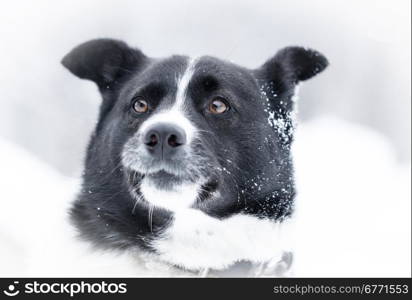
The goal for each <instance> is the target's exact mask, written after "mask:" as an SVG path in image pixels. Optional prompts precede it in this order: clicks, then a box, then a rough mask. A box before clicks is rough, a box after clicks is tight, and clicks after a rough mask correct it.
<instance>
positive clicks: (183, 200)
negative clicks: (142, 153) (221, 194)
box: [140, 178, 201, 211]
mask: <svg viewBox="0 0 412 300" xmlns="http://www.w3.org/2000/svg"><path fill="white" fill-rule="evenodd" d="M200 187H201V184H194V183H185V184H181V185H177V186H175V187H173V189H171V190H169V189H168V190H161V189H158V188H156V186H155V185H153V184H152V183H151V182H150V180H147V179H146V178H145V179H143V180H142V183H141V185H140V192H141V193H142V195H143V198H144V199H145V200H146V201H148V202H149V203H151V204H153V205H155V206H158V207H162V208H166V209H168V210H171V211H179V210H181V209H184V208H188V207H190V206H191V205H192V204H193V202H194V201H195V200H196V198H197V195H198V194H199V189H200Z"/></svg>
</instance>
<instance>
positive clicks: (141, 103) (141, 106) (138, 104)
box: [133, 99, 149, 114]
mask: <svg viewBox="0 0 412 300" xmlns="http://www.w3.org/2000/svg"><path fill="white" fill-rule="evenodd" d="M133 110H134V111H135V112H137V113H139V114H142V113H145V112H147V111H148V110H149V105H148V104H147V102H146V101H145V100H143V99H136V100H134V101H133Z"/></svg>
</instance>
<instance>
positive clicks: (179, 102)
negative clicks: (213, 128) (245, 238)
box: [139, 59, 197, 143]
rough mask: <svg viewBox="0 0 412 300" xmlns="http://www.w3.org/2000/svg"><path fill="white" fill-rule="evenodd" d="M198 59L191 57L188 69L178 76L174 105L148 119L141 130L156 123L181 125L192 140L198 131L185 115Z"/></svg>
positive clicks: (188, 138) (189, 140)
mask: <svg viewBox="0 0 412 300" xmlns="http://www.w3.org/2000/svg"><path fill="white" fill-rule="evenodd" d="M196 62H197V59H189V60H188V64H187V67H186V70H185V71H184V73H183V74H182V76H180V77H178V78H177V80H176V81H177V92H176V99H175V103H174V104H173V106H172V107H170V108H166V109H163V110H161V111H159V112H157V113H155V114H154V115H153V116H152V117H150V118H149V119H147V120H146V121H145V122H144V123H143V124H142V126H141V127H140V129H139V131H140V132H145V131H146V129H148V128H149V127H151V126H152V125H154V124H156V123H169V124H174V125H177V126H179V127H181V128H182V129H183V130H184V131H185V133H186V137H187V141H188V143H190V142H191V140H192V139H193V136H194V135H195V133H196V128H195V127H194V126H193V124H192V122H191V121H190V120H189V119H188V118H187V117H186V116H185V110H184V106H185V99H186V95H187V89H188V86H189V83H190V80H191V78H192V76H193V74H194V72H195V66H196Z"/></svg>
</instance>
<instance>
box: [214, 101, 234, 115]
mask: <svg viewBox="0 0 412 300" xmlns="http://www.w3.org/2000/svg"><path fill="white" fill-rule="evenodd" d="M229 108H230V107H229V105H228V104H227V102H226V101H225V100H223V99H222V98H215V99H213V100H212V102H210V104H209V111H210V112H211V113H214V114H223V113H225V112H227V111H228V110H229Z"/></svg>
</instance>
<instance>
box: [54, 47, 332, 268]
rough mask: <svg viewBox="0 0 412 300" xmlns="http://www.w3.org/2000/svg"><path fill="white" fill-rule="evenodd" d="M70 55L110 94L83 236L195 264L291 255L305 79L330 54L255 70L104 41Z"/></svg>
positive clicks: (81, 216)
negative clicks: (296, 134)
mask: <svg viewBox="0 0 412 300" xmlns="http://www.w3.org/2000/svg"><path fill="white" fill-rule="evenodd" d="M62 64H63V65H64V66H65V67H66V68H67V69H68V70H69V71H70V72H71V73H73V74H74V75H76V76H77V77H79V78H82V79H87V80H91V81H93V82H95V83H96V85H97V87H98V89H99V91H100V94H101V96H102V102H101V106H100V111H99V117H98V122H97V124H96V128H95V130H94V133H93V134H92V136H91V139H90V142H89V145H88V148H87V154H86V159H85V168H84V173H83V177H82V188H81V191H80V192H79V194H78V196H77V198H76V200H75V201H74V203H73V206H72V208H71V211H70V215H71V220H72V222H73V224H74V225H75V227H76V228H77V229H78V231H79V233H80V236H81V237H82V238H83V239H85V240H87V241H89V242H91V243H92V244H93V245H95V246H97V247H99V248H103V249H117V250H119V249H120V250H131V251H135V252H139V253H147V254H149V255H150V256H153V257H156V259H158V260H159V261H162V262H164V263H166V264H168V265H171V266H175V267H178V268H183V269H185V270H189V271H194V272H197V271H202V270H224V269H227V268H229V267H230V266H233V265H234V264H236V263H237V262H242V261H249V262H253V263H267V262H268V261H271V260H273V258H274V257H277V258H279V257H284V255H285V253H287V252H285V251H286V250H287V249H286V247H287V246H286V245H287V244H288V242H287V241H288V240H289V239H290V236H289V234H288V233H287V231H285V230H283V228H285V226H286V225H285V224H287V223H288V222H289V221H290V220H291V219H292V218H291V217H292V215H293V211H294V198H295V194H296V191H295V184H294V175H293V161H292V157H291V145H292V142H293V131H294V127H295V100H296V99H295V98H296V88H297V87H298V85H299V83H300V82H301V81H305V80H307V79H310V78H312V77H313V76H315V75H316V74H318V73H320V72H321V71H323V70H324V69H325V68H326V67H327V65H328V61H327V59H326V58H325V56H323V55H322V54H321V53H319V52H317V51H315V50H312V49H307V48H302V47H286V48H283V49H281V50H280V51H278V52H277V53H276V54H275V55H274V56H273V57H272V58H270V59H269V60H267V61H266V62H265V63H264V64H263V65H262V66H260V67H259V68H257V69H248V68H245V67H241V66H239V65H236V64H234V63H231V62H228V61H224V60H221V59H218V58H215V57H210V56H202V57H197V58H189V57H187V56H178V55H175V56H171V57H168V58H151V57H149V56H147V55H145V54H144V53H143V52H142V51H141V50H139V49H136V48H132V47H129V46H128V45H127V44H126V43H124V42H122V41H118V40H113V39H95V40H91V41H88V42H85V43H83V44H80V45H79V46H77V47H75V48H74V49H73V50H72V51H70V52H69V53H68V54H67V55H66V56H65V57H64V58H63V60H62ZM288 260H290V259H288Z"/></svg>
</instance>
